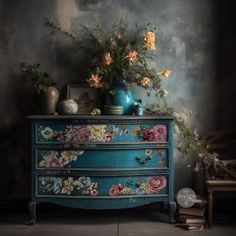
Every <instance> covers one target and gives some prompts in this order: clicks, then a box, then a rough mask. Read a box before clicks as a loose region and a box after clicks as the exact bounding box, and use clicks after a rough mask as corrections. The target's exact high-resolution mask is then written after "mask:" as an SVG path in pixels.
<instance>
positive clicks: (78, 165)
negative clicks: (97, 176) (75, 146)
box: [35, 148, 169, 171]
mask: <svg viewBox="0 0 236 236" xmlns="http://www.w3.org/2000/svg"><path fill="white" fill-rule="evenodd" d="M168 151H169V150H168V149H167V148H152V149H127V150H122V149H120V150H119V149H116V150H113V149H103V150H99V149H92V150H65V149H46V148H38V149H36V153H35V157H36V158H35V169H37V170H41V169H68V170H73V169H80V170H88V169H89V170H95V171H103V170H104V171H106V170H111V169H112V170H122V169H136V168H141V169H147V168H148V169H160V168H168V159H169V158H168V156H169V153H168Z"/></svg>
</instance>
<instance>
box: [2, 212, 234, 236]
mask: <svg viewBox="0 0 236 236" xmlns="http://www.w3.org/2000/svg"><path fill="white" fill-rule="evenodd" d="M167 220H168V218H167V216H166V215H165V214H163V213H162V214H160V213H156V212H143V213H142V212H133V211H125V212H119V213H111V212H108V213H100V212H98V213H97V212H93V213H91V212H89V213H84V212H82V213H81V212H77V213H71V214H68V213H66V214H64V213H63V214H58V213H52V212H49V213H45V212H44V213H41V214H39V215H38V219H37V223H36V224H35V225H34V226H31V225H27V223H28V216H27V214H25V213H17V214H16V213H4V212H1V213H0V235H1V236H16V235H17V236H18V235H19V236H47V235H49V236H54V235H55V236H74V235H76V236H90V235H91V236H100V235H101V236H158V235H161V236H170V235H173V236H178V235H181V236H182V235H183V236H184V235H191V236H194V235H209V236H210V235H212V236H222V235H225V236H230V235H236V224H235V223H233V222H231V223H221V224H219V223H217V224H215V225H214V226H213V228H212V229H204V230H203V231H200V232H199V231H196V232H188V231H185V230H183V229H181V228H177V227H175V226H174V225H171V224H169V223H167Z"/></svg>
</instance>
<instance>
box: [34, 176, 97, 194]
mask: <svg viewBox="0 0 236 236" xmlns="http://www.w3.org/2000/svg"><path fill="white" fill-rule="evenodd" d="M39 190H40V191H42V192H43V193H49V192H53V193H54V194H57V195H59V194H62V195H72V192H74V191H75V192H76V191H77V192H79V194H81V195H88V196H96V195H98V183H94V182H92V180H91V178H90V177H85V176H82V177H79V178H74V177H68V178H65V177H39Z"/></svg>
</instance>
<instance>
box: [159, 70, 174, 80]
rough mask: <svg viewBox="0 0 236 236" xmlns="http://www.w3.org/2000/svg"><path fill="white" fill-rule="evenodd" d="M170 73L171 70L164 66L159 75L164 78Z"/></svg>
mask: <svg viewBox="0 0 236 236" xmlns="http://www.w3.org/2000/svg"><path fill="white" fill-rule="evenodd" d="M170 73H171V70H170V69H168V68H165V69H163V70H162V71H161V72H160V75H161V76H162V77H164V78H167V77H168V76H169V75H170Z"/></svg>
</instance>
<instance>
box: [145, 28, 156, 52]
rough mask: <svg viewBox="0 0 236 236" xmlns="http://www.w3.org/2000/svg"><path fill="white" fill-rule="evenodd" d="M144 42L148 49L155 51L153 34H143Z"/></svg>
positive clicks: (149, 32)
mask: <svg viewBox="0 0 236 236" xmlns="http://www.w3.org/2000/svg"><path fill="white" fill-rule="evenodd" d="M144 42H145V45H146V47H147V48H148V49H156V47H155V34H154V33H153V32H151V31H148V32H145V34H144Z"/></svg>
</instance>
